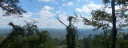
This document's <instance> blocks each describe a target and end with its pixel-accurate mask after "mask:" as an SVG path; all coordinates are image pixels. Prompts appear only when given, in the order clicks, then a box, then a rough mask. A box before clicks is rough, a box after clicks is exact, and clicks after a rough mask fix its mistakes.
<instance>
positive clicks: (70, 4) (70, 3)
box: [62, 2, 74, 6]
mask: <svg viewBox="0 0 128 48" xmlns="http://www.w3.org/2000/svg"><path fill="white" fill-rule="evenodd" d="M73 5H74V3H73V2H68V3H65V4H63V5H62V6H73Z"/></svg>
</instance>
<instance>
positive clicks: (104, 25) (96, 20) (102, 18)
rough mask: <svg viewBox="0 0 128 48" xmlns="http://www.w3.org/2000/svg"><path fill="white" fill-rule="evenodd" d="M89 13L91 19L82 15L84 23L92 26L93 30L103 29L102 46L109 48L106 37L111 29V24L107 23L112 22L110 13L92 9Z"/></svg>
mask: <svg viewBox="0 0 128 48" xmlns="http://www.w3.org/2000/svg"><path fill="white" fill-rule="evenodd" d="M91 15H92V18H91V20H88V19H86V18H84V17H83V20H84V24H85V25H91V26H94V27H95V29H94V30H99V29H101V30H103V34H104V38H103V39H104V40H105V42H104V43H105V46H104V48H109V44H108V39H110V37H107V35H108V34H109V33H108V32H109V31H111V26H110V25H109V24H110V23H111V22H112V18H111V14H109V13H106V12H105V11H102V10H93V11H92V12H91Z"/></svg>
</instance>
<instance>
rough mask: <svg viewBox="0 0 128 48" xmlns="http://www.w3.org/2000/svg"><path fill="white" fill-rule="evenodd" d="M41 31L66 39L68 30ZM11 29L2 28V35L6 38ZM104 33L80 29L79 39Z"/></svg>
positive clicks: (49, 29)
mask: <svg viewBox="0 0 128 48" xmlns="http://www.w3.org/2000/svg"><path fill="white" fill-rule="evenodd" d="M39 30H41V31H44V30H47V31H48V32H49V34H50V35H51V37H52V38H65V35H66V33H67V32H66V30H65V29H57V28H40V29H39ZM10 31H11V29H5V28H0V35H2V36H6V35H7V34H9V33H10ZM100 32H102V31H101V30H98V31H93V29H91V28H90V29H78V36H79V38H83V37H87V36H88V35H89V34H98V33H100Z"/></svg>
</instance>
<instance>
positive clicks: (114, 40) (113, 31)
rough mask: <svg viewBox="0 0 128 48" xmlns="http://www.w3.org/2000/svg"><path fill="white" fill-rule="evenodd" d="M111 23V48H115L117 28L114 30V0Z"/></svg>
mask: <svg viewBox="0 0 128 48" xmlns="http://www.w3.org/2000/svg"><path fill="white" fill-rule="evenodd" d="M111 5H112V21H113V22H112V24H113V28H112V46H111V48H115V47H116V35H117V30H116V16H115V0H112V3H111Z"/></svg>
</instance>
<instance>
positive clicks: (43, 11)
mask: <svg viewBox="0 0 128 48" xmlns="http://www.w3.org/2000/svg"><path fill="white" fill-rule="evenodd" d="M52 9H54V8H53V7H50V6H44V7H43V8H42V9H41V10H40V11H39V16H41V17H42V18H46V17H48V18H49V17H53V16H54V15H55V14H54V13H52V12H51V10H52Z"/></svg>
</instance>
